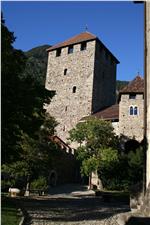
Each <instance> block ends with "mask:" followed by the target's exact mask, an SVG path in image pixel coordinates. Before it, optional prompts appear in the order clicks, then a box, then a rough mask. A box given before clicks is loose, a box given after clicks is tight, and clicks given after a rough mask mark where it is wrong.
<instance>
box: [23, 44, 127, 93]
mask: <svg viewBox="0 0 150 225" xmlns="http://www.w3.org/2000/svg"><path fill="white" fill-rule="evenodd" d="M49 47H50V45H42V46H38V47H36V48H32V49H31V50H29V51H27V52H25V55H26V56H27V58H28V60H27V66H26V71H25V73H26V74H32V76H33V77H34V78H35V79H38V81H39V82H41V83H42V84H44V83H45V78H46V69H47V59H48V54H47V52H46V49H47V48H49ZM127 84H128V81H120V80H117V81H116V89H117V93H118V91H119V90H120V89H122V88H123V87H124V86H126V85H127Z"/></svg>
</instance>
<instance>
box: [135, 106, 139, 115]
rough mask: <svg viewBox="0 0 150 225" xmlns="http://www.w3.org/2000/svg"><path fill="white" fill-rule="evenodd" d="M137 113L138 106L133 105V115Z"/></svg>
mask: <svg viewBox="0 0 150 225" xmlns="http://www.w3.org/2000/svg"><path fill="white" fill-rule="evenodd" d="M137 114H138V107H137V106H135V107H134V115H137Z"/></svg>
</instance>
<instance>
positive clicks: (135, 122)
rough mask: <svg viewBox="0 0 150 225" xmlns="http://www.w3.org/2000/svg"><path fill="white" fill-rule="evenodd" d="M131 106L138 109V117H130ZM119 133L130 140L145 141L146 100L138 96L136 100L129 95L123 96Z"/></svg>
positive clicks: (120, 106) (140, 95)
mask: <svg viewBox="0 0 150 225" xmlns="http://www.w3.org/2000/svg"><path fill="white" fill-rule="evenodd" d="M130 106H137V107H138V114H137V115H130ZM119 132H120V134H122V135H124V136H127V137H128V138H130V139H136V140H137V141H142V140H143V135H144V99H143V94H137V95H136V99H129V94H122V95H121V100H120V103H119Z"/></svg>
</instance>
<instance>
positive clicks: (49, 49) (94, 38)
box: [46, 37, 96, 52]
mask: <svg viewBox="0 0 150 225" xmlns="http://www.w3.org/2000/svg"><path fill="white" fill-rule="evenodd" d="M94 40H96V37H93V38H90V39H84V40H81V41H77V42H74V43H70V44H66V45H63V46H58V47H57V46H56V47H55V46H52V47H50V48H48V49H46V51H47V52H51V51H54V50H56V49H58V48H66V47H68V46H70V45H76V44H80V43H82V42H85V41H87V42H88V41H94Z"/></svg>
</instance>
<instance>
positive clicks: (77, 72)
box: [45, 32, 119, 142]
mask: <svg viewBox="0 0 150 225" xmlns="http://www.w3.org/2000/svg"><path fill="white" fill-rule="evenodd" d="M47 51H48V66H47V75H46V85H45V86H46V89H48V90H51V91H54V92H55V96H54V97H53V98H52V101H51V103H50V104H49V105H45V109H46V110H47V112H48V113H50V114H51V115H52V116H54V117H55V119H56V121H57V122H58V123H59V125H58V126H57V136H58V137H60V138H61V139H62V140H63V141H65V142H66V141H67V138H68V136H69V134H68V132H69V131H70V130H71V129H72V128H74V127H75V125H76V124H77V123H78V122H79V120H80V119H81V118H82V117H84V116H88V115H91V114H93V113H95V112H97V111H98V110H100V109H102V108H105V107H108V106H110V105H113V104H114V103H115V101H116V99H115V98H116V68H117V64H118V63H119V61H118V60H117V59H116V57H115V56H114V55H113V54H112V53H111V52H110V51H109V50H108V49H107V48H106V47H105V45H104V44H103V43H102V42H101V41H100V40H99V39H98V38H97V37H96V36H95V35H93V34H91V33H89V32H83V33H80V34H79V35H76V36H74V37H72V38H70V39H68V40H66V41H64V42H62V43H59V44H57V45H54V46H52V47H50V48H49V49H47Z"/></svg>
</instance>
